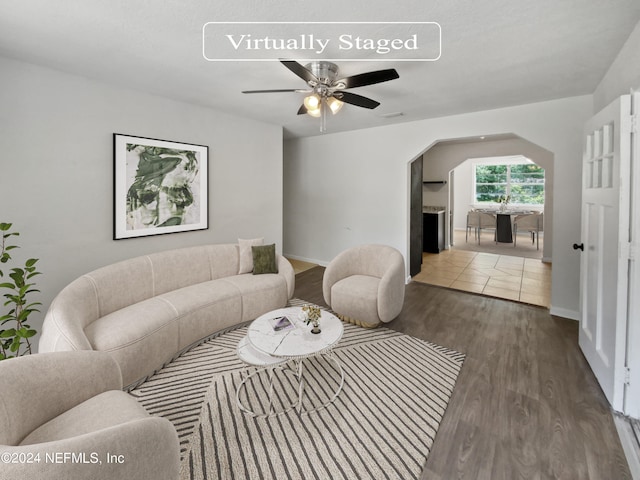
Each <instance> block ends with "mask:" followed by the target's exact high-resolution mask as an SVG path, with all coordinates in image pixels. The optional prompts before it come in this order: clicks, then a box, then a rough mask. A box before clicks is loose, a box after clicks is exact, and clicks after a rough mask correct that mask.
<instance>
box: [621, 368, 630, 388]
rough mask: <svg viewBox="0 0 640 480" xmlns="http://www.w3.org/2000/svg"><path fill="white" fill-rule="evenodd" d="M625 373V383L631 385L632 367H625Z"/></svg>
mask: <svg viewBox="0 0 640 480" xmlns="http://www.w3.org/2000/svg"><path fill="white" fill-rule="evenodd" d="M623 374H624V384H625V385H631V369H630V368H629V367H624V368H623Z"/></svg>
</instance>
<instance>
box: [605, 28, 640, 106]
mask: <svg viewBox="0 0 640 480" xmlns="http://www.w3.org/2000/svg"><path fill="white" fill-rule="evenodd" d="M631 88H633V89H634V90H636V91H639V90H640V22H638V24H637V25H636V28H635V29H634V30H633V32H631V35H629V38H628V39H627V41H626V42H625V44H624V45H623V47H622V48H621V49H620V52H619V53H618V55H617V56H616V58H615V60H614V61H613V63H612V64H611V66H610V67H609V70H608V71H607V73H606V74H605V76H604V77H603V79H602V80H601V81H600V84H599V85H598V87H597V88H596V90H595V92H593V112H594V113H597V112H599V111H600V110H602V109H603V108H604V107H606V106H607V105H609V104H610V103H611V102H613V101H614V100H615V99H616V98H618V97H619V96H620V95H625V94H628V93H629V90H630V89H631Z"/></svg>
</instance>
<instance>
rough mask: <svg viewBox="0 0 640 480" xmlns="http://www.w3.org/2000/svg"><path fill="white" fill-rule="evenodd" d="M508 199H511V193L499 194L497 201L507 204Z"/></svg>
mask: <svg viewBox="0 0 640 480" xmlns="http://www.w3.org/2000/svg"><path fill="white" fill-rule="evenodd" d="M510 201H511V195H500V196H499V197H498V203H502V204H505V205H508V204H509V202H510Z"/></svg>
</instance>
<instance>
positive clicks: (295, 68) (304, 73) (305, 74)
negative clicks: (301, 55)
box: [280, 60, 318, 83]
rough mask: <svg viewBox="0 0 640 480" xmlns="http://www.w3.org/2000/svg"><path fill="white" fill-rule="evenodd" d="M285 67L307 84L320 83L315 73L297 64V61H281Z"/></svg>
mask: <svg viewBox="0 0 640 480" xmlns="http://www.w3.org/2000/svg"><path fill="white" fill-rule="evenodd" d="M280 63H282V64H283V65H284V66H285V67H287V68H288V69H289V70H291V71H292V72H293V73H295V74H296V75H297V76H299V77H300V78H301V79H303V80H304V81H305V82H307V83H309V82H315V83H318V77H316V76H315V75H314V74H313V73H311V72H310V71H309V70H307V69H306V68H305V67H304V66H303V65H302V64H300V63H298V62H296V61H295V60H280Z"/></svg>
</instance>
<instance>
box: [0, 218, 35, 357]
mask: <svg viewBox="0 0 640 480" xmlns="http://www.w3.org/2000/svg"><path fill="white" fill-rule="evenodd" d="M11 226H12V224H11V223H0V232H1V233H2V245H1V247H2V249H1V250H0V264H6V263H8V262H9V261H10V260H11V254H10V252H11V250H13V249H15V248H20V247H18V245H10V242H11V240H10V238H11V237H15V236H18V235H20V234H19V233H18V232H15V231H11ZM37 261H38V259H37V258H30V259H28V260H27V261H26V262H25V264H24V267H14V268H11V269H10V270H9V272H8V275H7V276H8V278H4V273H5V272H4V271H3V270H2V269H0V277H3V278H4V281H3V283H0V290H2V291H4V292H5V293H3V295H2V296H3V297H4V298H5V302H4V306H5V307H8V308H9V311H8V312H7V313H6V314H5V315H2V316H0V360H4V359H6V358H11V357H19V356H22V355H26V354H30V353H31V342H30V341H29V339H30V338H31V337H33V336H34V335H35V334H36V331H35V330H34V329H32V328H31V327H30V326H29V325H28V323H27V321H28V318H29V315H31V314H32V313H33V312H39V310H38V309H37V308H35V307H37V306H38V305H42V304H41V303H40V302H31V303H30V300H28V299H27V297H28V296H29V297H30V296H31V294H32V293H35V292H39V290H36V289H35V288H33V287H34V286H35V283H32V282H31V279H32V278H33V277H35V276H36V275H40V272H38V271H36V267H35V264H36V262H37Z"/></svg>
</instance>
